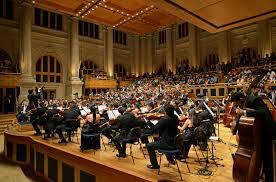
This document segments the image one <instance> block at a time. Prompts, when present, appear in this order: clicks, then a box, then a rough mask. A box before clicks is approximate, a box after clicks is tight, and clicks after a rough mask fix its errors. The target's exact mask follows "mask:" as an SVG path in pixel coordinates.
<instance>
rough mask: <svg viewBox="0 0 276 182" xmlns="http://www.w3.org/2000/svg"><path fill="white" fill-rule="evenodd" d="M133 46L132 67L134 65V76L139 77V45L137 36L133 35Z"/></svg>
mask: <svg viewBox="0 0 276 182" xmlns="http://www.w3.org/2000/svg"><path fill="white" fill-rule="evenodd" d="M133 44H134V65H135V76H136V77H137V76H139V75H140V74H139V73H140V70H139V64H140V61H139V60H140V45H139V36H138V35H134V37H133Z"/></svg>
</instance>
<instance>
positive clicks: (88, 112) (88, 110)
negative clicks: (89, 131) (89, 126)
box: [82, 107, 91, 114]
mask: <svg viewBox="0 0 276 182" xmlns="http://www.w3.org/2000/svg"><path fill="white" fill-rule="evenodd" d="M82 109H83V110H84V111H85V112H86V113H87V114H90V113H91V110H90V109H89V108H88V107H83V108H82Z"/></svg>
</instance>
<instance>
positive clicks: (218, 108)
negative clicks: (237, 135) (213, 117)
mask: <svg viewBox="0 0 276 182" xmlns="http://www.w3.org/2000/svg"><path fill="white" fill-rule="evenodd" d="M213 103H214V104H215V105H216V106H217V113H218V119H217V122H218V142H221V143H223V144H226V143H225V142H224V141H223V140H222V139H221V138H220V136H219V119H220V118H219V115H220V109H221V106H220V105H219V103H218V102H217V101H215V100H214V101H213Z"/></svg>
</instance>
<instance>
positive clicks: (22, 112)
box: [16, 100, 28, 122]
mask: <svg viewBox="0 0 276 182" xmlns="http://www.w3.org/2000/svg"><path fill="white" fill-rule="evenodd" d="M27 107H28V102H27V101H26V100H23V101H22V102H21V104H20V105H19V106H18V113H17V115H16V118H17V120H18V122H21V121H27V119H28V116H27Z"/></svg>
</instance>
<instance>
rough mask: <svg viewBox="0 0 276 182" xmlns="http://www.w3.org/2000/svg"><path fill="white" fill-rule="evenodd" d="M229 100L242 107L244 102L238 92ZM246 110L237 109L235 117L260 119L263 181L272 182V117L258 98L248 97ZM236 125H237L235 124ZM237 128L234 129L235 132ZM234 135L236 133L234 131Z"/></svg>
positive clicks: (275, 134)
mask: <svg viewBox="0 0 276 182" xmlns="http://www.w3.org/2000/svg"><path fill="white" fill-rule="evenodd" d="M231 100H232V101H233V102H235V103H236V104H237V105H242V103H243V102H245V96H244V94H242V93H240V92H236V93H233V94H232V96H231ZM245 107H246V109H241V108H237V109H236V113H237V115H239V116H241V115H245V116H248V117H257V116H258V117H260V118H262V119H263V120H262V122H263V127H262V160H263V172H264V174H265V181H266V182H269V181H273V163H272V140H275V139H276V126H275V125H276V123H275V122H273V120H272V115H271V113H270V111H269V109H268V107H267V105H266V104H265V103H264V102H263V100H262V99H261V98H260V97H258V96H252V95H250V96H248V98H247V100H246V103H245ZM237 125H238V123H237ZM237 128H238V127H236V129H235V130H238V129H237ZM234 133H236V131H234Z"/></svg>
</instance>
